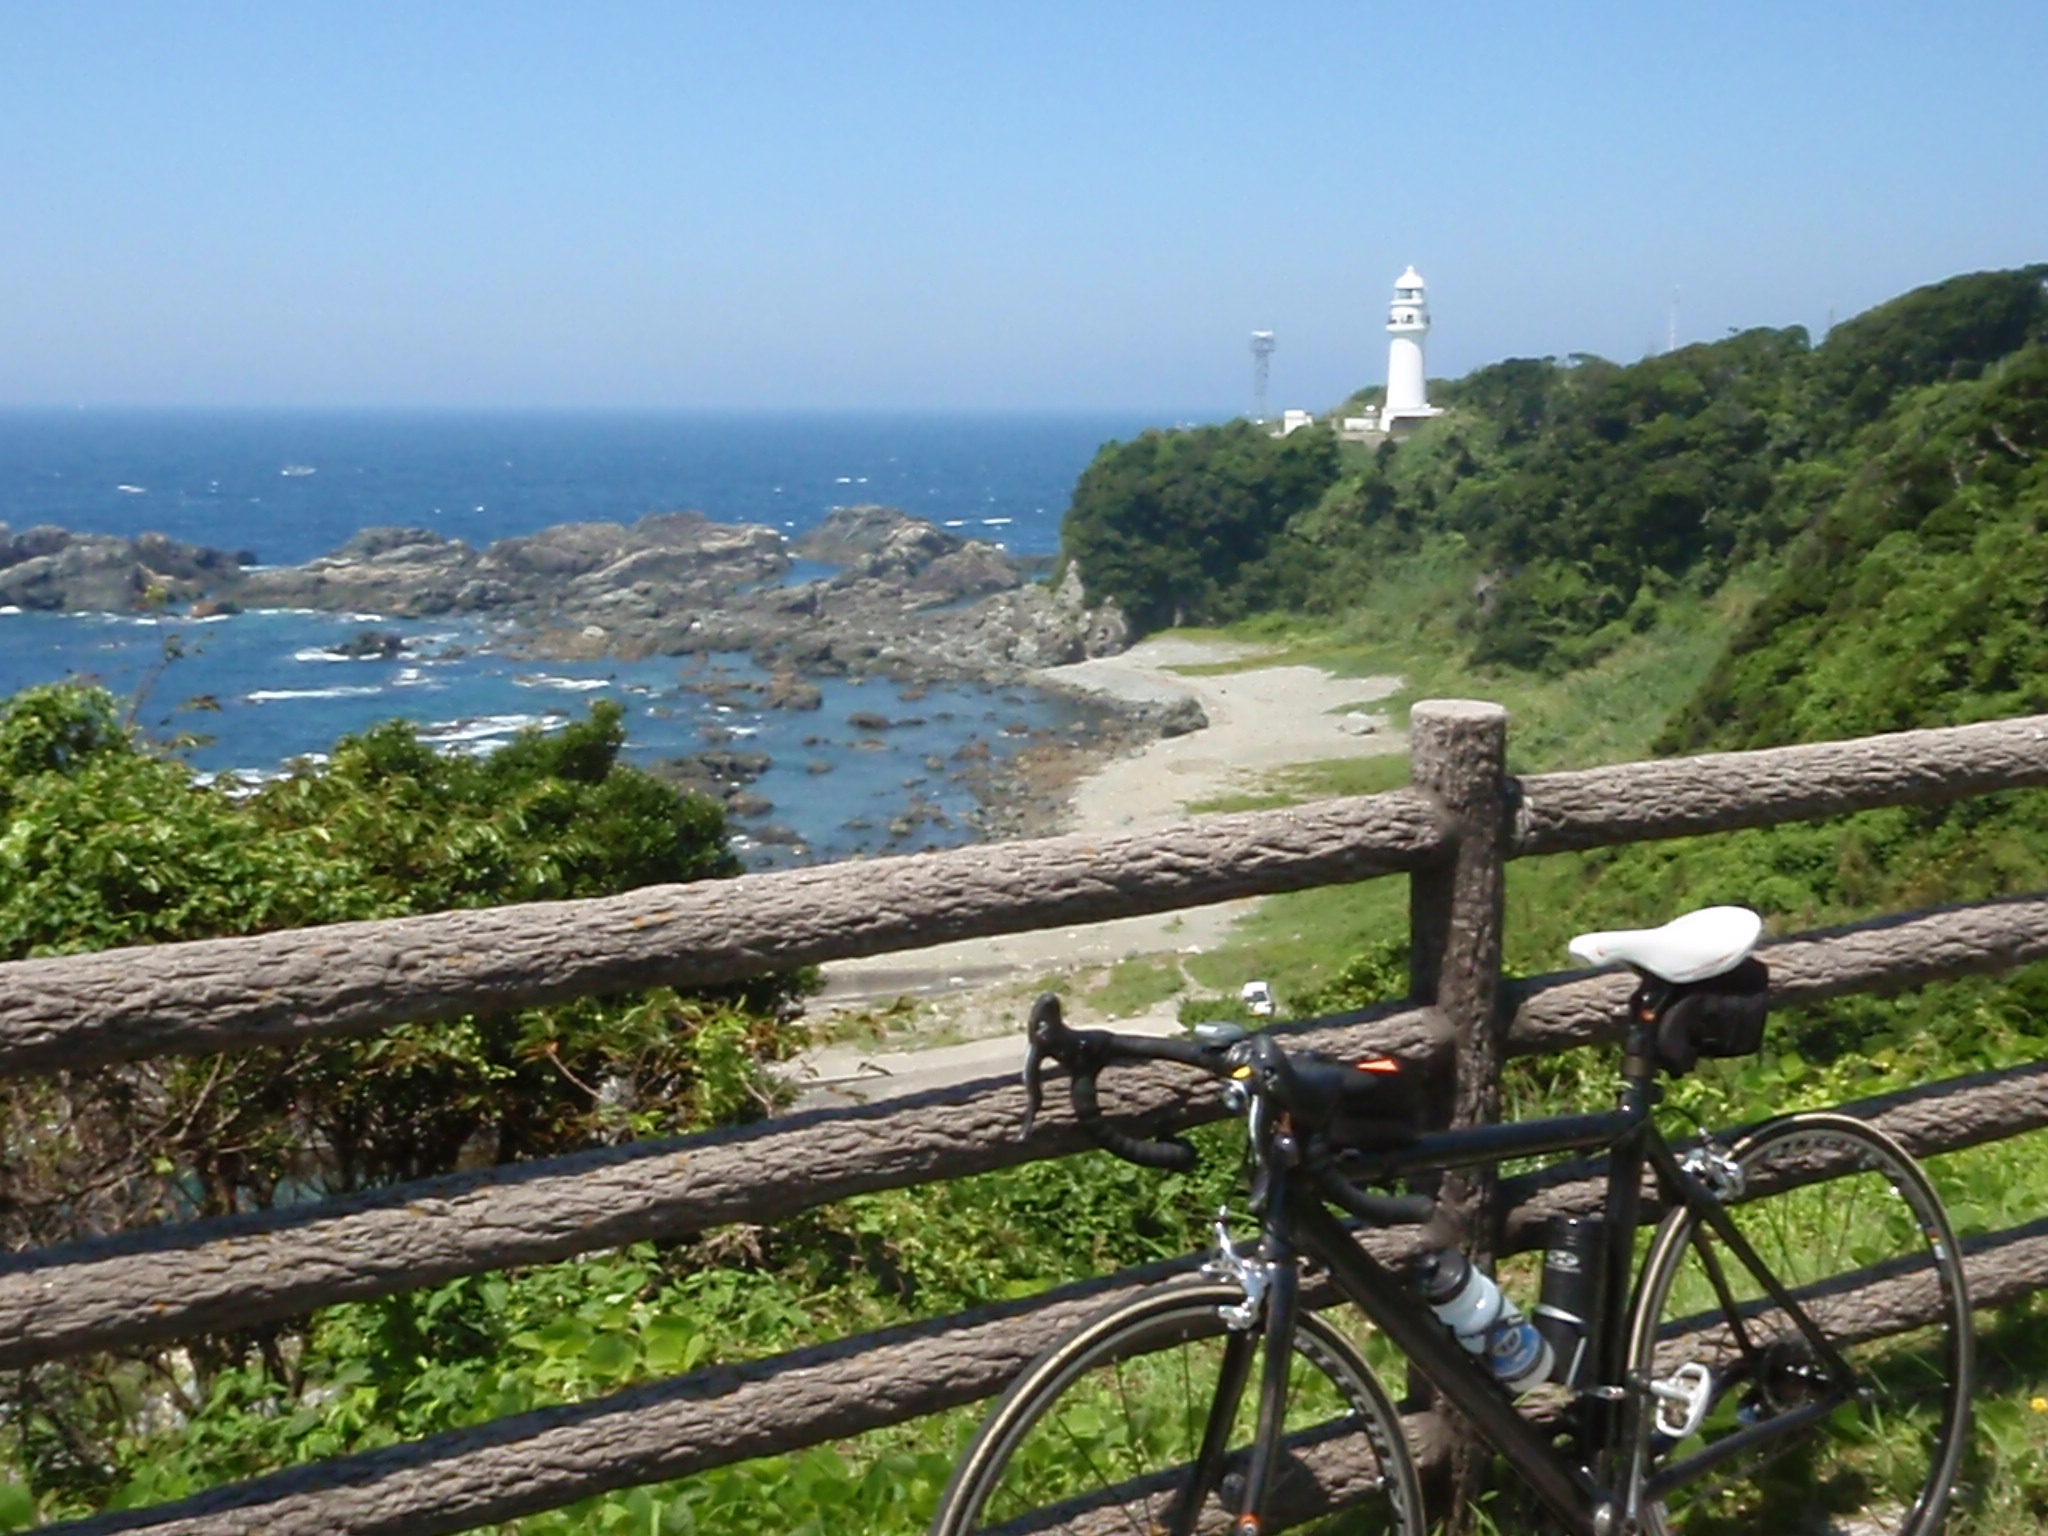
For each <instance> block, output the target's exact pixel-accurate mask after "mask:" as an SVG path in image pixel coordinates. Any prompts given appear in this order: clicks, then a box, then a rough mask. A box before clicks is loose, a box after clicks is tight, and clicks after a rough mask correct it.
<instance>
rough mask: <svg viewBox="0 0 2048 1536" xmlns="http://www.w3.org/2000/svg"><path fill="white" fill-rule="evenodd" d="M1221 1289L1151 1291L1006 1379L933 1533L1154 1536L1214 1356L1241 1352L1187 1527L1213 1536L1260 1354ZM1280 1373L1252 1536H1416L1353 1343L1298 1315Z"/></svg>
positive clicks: (1232, 1489)
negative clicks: (1267, 1477) (1227, 1417)
mask: <svg viewBox="0 0 2048 1536" xmlns="http://www.w3.org/2000/svg"><path fill="white" fill-rule="evenodd" d="M1243 1299H1244V1296H1243V1293H1242V1292H1241V1291H1240V1290H1239V1289H1238V1288H1237V1287H1236V1286H1234V1285H1228V1284H1220V1283H1202V1284H1195V1285H1180V1284H1176V1285H1173V1286H1168V1287H1163V1288H1161V1289H1159V1290H1157V1291H1153V1292H1149V1293H1147V1294H1145V1295H1142V1296H1139V1297H1136V1298H1134V1299H1133V1300H1131V1301H1130V1302H1127V1303H1125V1304H1124V1305H1122V1306H1120V1307H1117V1308H1115V1309H1114V1310H1112V1311H1110V1312H1108V1313H1105V1314H1104V1315H1103V1316H1102V1317H1099V1318H1097V1319H1096V1320H1095V1321H1094V1322H1092V1323H1090V1324H1088V1325H1087V1326H1086V1327H1084V1328H1083V1329H1081V1330H1080V1331H1079V1332H1078V1333H1076V1334H1074V1335H1073V1336H1072V1337H1071V1338H1068V1339H1067V1340H1065V1341H1064V1342H1062V1343H1061V1344H1059V1345H1057V1346H1056V1347H1055V1348H1053V1349H1052V1350H1050V1351H1048V1352H1047V1353H1046V1354H1045V1355H1043V1356H1041V1357H1040V1358H1039V1359H1038V1360H1037V1361H1036V1362H1034V1363H1033V1364H1032V1365H1031V1366H1030V1367H1029V1368H1027V1369H1026V1371H1025V1372H1024V1374H1023V1375H1022V1376H1021V1377H1019V1378H1018V1379H1017V1381H1016V1382H1015V1383H1014V1384H1013V1385H1012V1386H1011V1388H1010V1390H1009V1391H1008V1392H1007V1393H1006V1394H1005V1395H1004V1397H1003V1399H1002V1401H1001V1402H999V1403H998V1404H997V1405H996V1408H995V1411H994V1412H993V1413H991V1414H990V1416H989V1418H988V1420H987V1422H986V1423H984V1424H983V1425H982V1427H981V1429H980V1431H979V1432H978V1433H977V1434H976V1435H975V1437H974V1440H973V1443H972V1444H970V1445H969V1446H968V1449H967V1452H966V1454H965V1455H964V1456H963V1457H962V1458H961V1460H960V1464H959V1466H958V1467H956V1468H955V1469H954V1473H953V1480H952V1482H951V1484H950V1485H949V1486H948V1487H947V1489H946V1494H945V1497H944V1499H943V1500H942V1501H941V1504H940V1507H939V1513H938V1516H937V1518H936V1519H935V1520H934V1521H933V1522H932V1527H931V1529H932V1536H969V1533H992V1532H1004V1533H1018V1536H1021V1533H1023V1532H1034V1533H1036V1532H1061V1533H1065V1536H1081V1533H1084V1532H1086V1533H1101V1536H1153V1533H1155V1532H1167V1531H1170V1530H1175V1529H1177V1527H1175V1526H1174V1525H1172V1524H1170V1523H1169V1521H1170V1520H1171V1517H1172V1515H1173V1513H1174V1511H1175V1510H1176V1507H1177V1500H1179V1499H1180V1498H1181V1497H1182V1496H1183V1494H1184V1492H1185V1491H1186V1490H1187V1487H1188V1484H1189V1483H1190V1481H1191V1480H1193V1479H1194V1477H1195V1464H1196V1462H1197V1460H1198V1459H1199V1452H1200V1449H1201V1446H1202V1441H1203V1434H1204V1428H1205V1426H1206V1425H1207V1424H1208V1422H1209V1419H1210V1412H1211V1405H1212V1403H1214V1401H1215V1400H1216V1397H1217V1386H1218V1382H1219V1380H1220V1379H1221V1376H1222V1373H1223V1365H1224V1359H1225V1353H1226V1350H1227V1349H1230V1348H1233V1345H1232V1344H1231V1341H1233V1340H1235V1341H1237V1342H1236V1344H1235V1345H1234V1348H1235V1349H1236V1350H1237V1351H1239V1352H1240V1353H1243V1352H1248V1353H1249V1354H1250V1357H1251V1360H1250V1370H1249V1372H1248V1374H1240V1375H1239V1378H1238V1379H1239V1381H1240V1382H1249V1383H1251V1385H1248V1386H1244V1387H1242V1388H1241V1390H1240V1391H1239V1393H1238V1394H1237V1395H1238V1396H1239V1397H1240V1398H1241V1399H1242V1401H1241V1403H1237V1404H1232V1405H1231V1422H1230V1426H1229V1427H1230V1431H1231V1433H1230V1435H1229V1438H1228V1440H1227V1441H1226V1442H1224V1444H1225V1450H1224V1454H1223V1455H1222V1456H1221V1457H1220V1459H1219V1460H1218V1463H1217V1465H1216V1466H1215V1467H1214V1468H1212V1469H1209V1471H1210V1475H1209V1476H1208V1478H1207V1479H1206V1481H1207V1482H1208V1484H1209V1486H1207V1487H1206V1488H1204V1489H1202V1490H1201V1496H1200V1499H1199V1502H1198V1504H1197V1507H1196V1510H1195V1514H1194V1518H1193V1521H1192V1523H1191V1524H1186V1525H1183V1526H1180V1527H1178V1529H1184V1530H1187V1531H1197V1532H1222V1531H1226V1530H1228V1529H1229V1526H1230V1523H1231V1521H1232V1519H1233V1518H1234V1516H1235V1515H1236V1513H1237V1505H1236V1503H1235V1499H1236V1495H1237V1493H1238V1490H1239V1488H1240V1487H1241V1479H1242V1476H1243V1468H1244V1465H1245V1461H1246V1459H1247V1457H1248V1455H1249V1449H1250V1445H1249V1442H1250V1439H1251V1433H1252V1426H1253V1422H1254V1420H1255V1418H1256V1406H1257V1387H1256V1383H1257V1380H1258V1372H1259V1364H1258V1359H1259V1356H1260V1354H1262V1353H1263V1346H1262V1345H1261V1344H1260V1343H1259V1341H1258V1340H1257V1339H1256V1337H1254V1336H1250V1335H1244V1334H1233V1333H1231V1332H1229V1331H1228V1330H1227V1329H1226V1328H1225V1327H1224V1325H1223V1323H1222V1321H1221V1319H1220V1318H1219V1317H1218V1315H1217V1309H1218V1308H1219V1307H1225V1306H1232V1305H1235V1304H1236V1303H1238V1302H1241V1301H1242V1300H1243ZM1294 1357H1295V1358H1294V1366H1293V1369H1292V1370H1291V1372H1290V1373H1289V1390H1288V1411H1287V1419H1286V1425H1285V1432H1286V1440H1285V1449H1284V1452H1283V1455H1282V1457H1281V1460H1280V1462H1279V1464H1278V1466H1277V1467H1276V1468H1275V1472H1274V1478H1273V1486H1272V1488H1271V1490H1270V1492H1269V1494H1268V1498H1267V1510H1266V1518H1265V1520H1264V1521H1263V1522H1262V1527H1261V1528H1262V1529H1263V1530H1265V1531H1281V1530H1294V1531H1305V1532H1314V1533H1318V1536H1340V1533H1341V1536H1423V1522H1422V1493H1421V1488H1420V1485H1419V1484H1418V1482H1417V1480H1416V1475H1415V1465H1414V1462H1413V1461H1412V1460H1411V1458H1410V1457H1409V1454H1408V1445H1407V1442H1406V1440H1404V1439H1403V1438H1402V1434H1401V1420H1400V1416H1399V1415H1398V1414H1397V1413H1396V1411H1395V1409H1394V1405H1393V1403H1392V1402H1391V1401H1390V1400H1389V1399H1388V1397H1387V1394H1386V1391H1385V1389H1384V1388H1383V1387H1381V1385H1380V1383H1379V1380H1378V1378H1377V1377H1375V1376H1374V1375H1373V1373H1372V1370H1371V1368H1370V1367H1369V1366H1367V1365H1366V1363H1365V1361H1364V1359H1363V1358H1361V1357H1360V1355H1359V1353H1358V1351H1357V1349H1356V1348H1355V1347H1354V1346H1353V1345H1352V1344H1351V1343H1350V1341H1348V1340H1347V1339H1346V1338H1345V1337H1344V1336H1343V1335H1342V1334H1341V1333H1339V1332H1338V1331H1337V1330H1336V1328H1334V1327H1333V1326H1332V1325H1331V1324H1330V1323H1329V1322H1327V1321H1326V1320H1324V1319H1323V1318H1321V1317H1318V1316H1316V1315H1315V1314H1313V1313H1303V1314H1302V1316H1301V1319H1300V1322H1299V1325H1298V1326H1297V1328H1296V1331H1295V1340H1294Z"/></svg>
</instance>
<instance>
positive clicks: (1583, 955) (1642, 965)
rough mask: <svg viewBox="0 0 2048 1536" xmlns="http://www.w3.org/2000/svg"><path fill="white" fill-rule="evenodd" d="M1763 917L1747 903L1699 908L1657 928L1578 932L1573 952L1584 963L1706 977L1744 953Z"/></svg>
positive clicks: (1674, 978)
mask: <svg viewBox="0 0 2048 1536" xmlns="http://www.w3.org/2000/svg"><path fill="white" fill-rule="evenodd" d="M1763 931H1764V920H1763V919H1762V918H1760V917H1758V916H1757V915H1756V914H1755V913H1754V912H1752V911H1750V910H1749V908H1747V907H1701V908H1700V909H1699V911H1697V912H1688V913H1686V914H1685V916H1683V917H1674V918H1673V919H1672V920H1671V921H1670V922H1668V923H1666V924H1665V925H1664V926H1663V927H1662V928H1619V929H1616V930H1615V931H1614V932H1612V933H1582V934H1580V935H1579V936H1578V937H1577V938H1576V939H1573V940H1572V942H1571V945H1570V948H1571V952H1572V957H1573V958H1574V959H1577V960H1583V961H1585V962H1586V964H1588V965H1632V966H1634V967H1635V968H1636V969H1637V970H1639V971H1648V972H1649V973H1650V974H1651V975H1652V976H1655V977H1657V978H1658V979H1659V980H1661V981H1669V982H1674V983H1684V982H1688V981H1705V980H1706V979H1707V978H1708V977H1709V976H1719V975H1720V974H1721V973H1722V972H1724V971H1732V970H1734V969H1735V967H1736V966H1738V965H1740V964H1742V962H1743V961H1744V960H1746V959H1748V958H1749V952H1750V951H1751V950H1753V949H1755V948H1756V941H1757V939H1758V938H1759V937H1760V936H1761V935H1762V934H1763Z"/></svg>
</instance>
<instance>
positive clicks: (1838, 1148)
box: [1628, 1114, 1973, 1536]
mask: <svg viewBox="0 0 2048 1536" xmlns="http://www.w3.org/2000/svg"><path fill="white" fill-rule="evenodd" d="M1732 1155H1733V1160H1734V1163H1735V1165H1736V1167H1737V1168H1738V1169H1739V1170H1740V1177H1739V1184H1740V1191H1739V1193H1736V1194H1734V1195H1733V1196H1732V1198H1731V1201H1730V1203H1729V1204H1728V1205H1727V1207H1726V1210H1727V1214H1728V1216H1729V1218H1730V1219H1731V1220H1732V1222H1733V1224H1734V1226H1735V1228H1736V1229H1737V1231H1738V1232H1740V1233H1741V1235H1742V1236H1743V1237H1744V1238H1746V1239H1747V1240H1748V1242H1749V1244H1750V1245H1751V1247H1753V1248H1754V1249H1755V1251H1756V1254H1757V1256H1758V1257H1759V1258H1760V1259H1761V1260H1762V1262H1763V1266H1764V1268H1765V1269H1766V1270H1768V1271H1769V1273H1770V1274H1771V1275H1772V1276H1774V1277H1776V1279H1777V1281H1778V1282H1779V1284H1780V1285H1781V1286H1782V1288H1783V1290H1784V1291H1785V1292H1786V1293H1789V1296H1790V1298H1791V1300H1792V1302H1793V1303H1794V1305H1796V1306H1797V1307H1798V1308H1799V1309H1800V1311H1802V1312H1803V1313H1804V1314H1805V1315H1806V1317H1807V1318H1808V1319H1810V1320H1811V1323H1812V1324H1813V1326H1814V1328H1815V1329H1816V1330H1817V1331H1818V1333H1819V1334H1820V1335H1821V1336H1822V1341H1821V1342H1816V1341H1815V1339H1814V1338H1812V1337H1811V1336H1810V1335H1809V1334H1808V1333H1807V1332H1806V1330H1805V1329H1803V1328H1802V1327H1801V1326H1800V1325H1799V1324H1798V1322H1797V1320H1796V1319H1795V1317H1794V1315H1793V1313H1792V1312H1791V1311H1790V1310H1789V1309H1788V1308H1786V1307H1785V1306H1783V1305H1782V1304H1780V1302H1779V1301H1778V1300H1776V1299H1774V1298H1773V1296H1772V1295H1771V1294H1770V1291H1769V1288H1768V1287H1767V1286H1765V1285H1764V1284H1763V1282H1762V1281H1761V1280H1760V1278H1759V1277H1758V1276H1757V1275H1756V1274H1754V1273H1753V1272H1752V1271H1751V1270H1750V1268H1749V1267H1748V1266H1747V1265H1746V1264H1745V1263H1744V1262H1743V1261H1742V1259H1741V1257H1740V1256H1739V1255H1738V1254H1737V1253H1736V1251H1735V1250H1734V1249H1733V1248H1732V1247H1731V1246H1730V1245H1729V1244H1728V1243H1727V1242H1726V1241H1725V1240H1724V1239H1723V1238H1722V1237H1721V1235H1720V1234H1718V1233H1716V1232H1715V1231H1714V1230H1713V1228H1712V1226H1711V1224H1709V1223H1707V1222H1704V1221H1701V1220H1699V1219H1698V1218H1696V1217H1695V1216H1694V1215H1693V1214H1692V1213H1691V1212H1690V1211H1688V1210H1686V1209H1684V1208H1682V1207H1681V1208H1679V1209H1676V1210H1674V1211H1672V1212H1671V1213H1670V1214H1669V1215H1667V1216H1666V1217H1665V1218H1664V1221H1663V1223H1662V1224H1661V1225H1660V1226H1659V1228H1658V1230H1657V1235H1656V1238H1655V1240H1654V1242H1653V1243H1652V1245H1651V1247H1650V1252H1649V1257H1648V1258H1647V1259H1646V1260H1645V1263H1644V1268H1643V1280H1642V1285H1641V1289H1640V1291H1639V1293H1638V1294H1639V1299H1638V1301H1637V1310H1636V1314H1635V1318H1634V1322H1633V1326H1632V1330H1631V1339H1630V1346H1629V1376H1628V1379H1629V1380H1631V1381H1635V1380H1638V1379H1642V1378H1647V1379H1648V1380H1649V1381H1651V1383H1652V1389H1653V1392H1655V1393H1656V1395H1657V1401H1656V1402H1655V1403H1654V1404H1653V1405H1652V1411H1651V1413H1650V1415H1649V1417H1648V1422H1647V1423H1646V1424H1645V1426H1644V1428H1643V1446H1644V1449H1645V1452H1646V1455H1647V1462H1648V1464H1647V1472H1648V1477H1647V1479H1646V1484H1645V1487H1644V1495H1645V1499H1646V1503H1647V1507H1646V1514H1647V1515H1648V1520H1647V1522H1646V1523H1647V1524H1648V1526H1649V1528H1650V1529H1651V1530H1652V1531H1653V1532H1656V1531H1664V1532H1672V1533H1684V1536H1706V1533H1716V1536H1718V1533H1722V1532H1734V1531H1744V1532H1749V1531H1757V1530H1769V1531H1771V1532H1773V1533H1774V1536H1777V1533H1784V1536H1808V1533H1811V1536H1823V1533H1841V1532H1851V1531H1853V1532H1856V1533H1858V1536H1928V1533H1931V1532H1933V1531H1934V1530H1936V1529H1937V1528H1938V1527H1939V1525H1940V1523H1941V1519H1942V1516H1943V1514H1944V1513H1945V1511H1946V1509H1947V1507H1948V1499H1949V1494H1950V1491H1951V1489H1952V1487H1953V1485H1954V1482H1955V1477H1956V1469H1957V1466H1958V1464H1959V1462H1960V1460H1961V1457H1962V1453H1963V1446H1964V1441H1965V1439H1966V1438H1967V1432H1968V1421H1969V1392H1970V1380H1971V1372H1972V1360H1973V1344H1972V1339H1973V1335H1972V1332H1971V1321H1970V1304H1969V1295H1968V1291H1967V1288H1966V1287H1965V1284H1964V1280H1963V1269H1962V1263H1961V1259H1960V1256H1959V1254H1958V1252H1957V1249H1956V1242H1955V1236H1954V1233H1953V1232H1952V1231H1951V1230H1950V1227H1949V1222H1948V1217H1947V1215H1946V1213H1944V1212H1943V1210H1942V1208H1941V1202H1940V1200H1939V1199H1938V1198H1937V1197H1936V1196H1935V1193H1934V1190H1933V1188H1932V1186H1931V1185H1929V1183H1928V1182H1927V1176H1926V1174H1924V1173H1923V1172H1922V1171H1921V1170H1920V1168H1919V1166H1918V1165H1917V1164H1916V1163H1914V1162H1913V1160H1912V1158H1911V1157H1910V1156H1908V1155H1907V1153H1906V1152H1905V1151H1904V1149H1903V1148H1901V1147H1900V1146H1899V1145H1898V1144H1897V1143H1896V1142H1894V1141H1893V1140H1892V1139H1891V1138H1890V1137H1888V1136H1886V1135H1884V1134H1883V1133H1881V1132H1879V1131H1876V1130H1874V1129H1872V1128H1871V1127H1870V1126H1868V1125H1866V1124H1864V1123H1863V1122H1862V1121H1860V1120H1855V1119H1851V1118H1850V1117H1848V1116H1846V1115H1834V1114H1802V1115H1792V1116H1788V1117H1787V1118H1785V1119H1783V1120H1780V1121H1776V1122H1774V1123H1772V1124H1770V1125H1767V1126H1765V1127H1763V1128H1762V1129H1761V1130H1759V1131H1757V1132H1756V1133H1755V1134H1754V1135H1752V1136H1750V1137H1748V1138H1747V1139H1746V1140H1744V1141H1742V1142H1740V1143H1739V1144H1738V1145H1737V1146H1736V1147H1735V1148H1734V1149H1733V1153H1732ZM1831 1356H1832V1357H1834V1358H1831ZM1838 1362H1839V1364H1838ZM1843 1365H1845V1366H1846V1367H1847V1370H1848V1373H1849V1378H1850V1379H1849V1380H1848V1381H1846V1382H1845V1381H1843V1380H1842V1379H1841V1371H1840V1368H1839V1367H1840V1366H1843ZM1639 1372H1640V1373H1642V1378H1639V1376H1638V1373H1639ZM1717 1458H1718V1459H1717Z"/></svg>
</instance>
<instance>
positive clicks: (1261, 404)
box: [1252, 331, 1273, 425]
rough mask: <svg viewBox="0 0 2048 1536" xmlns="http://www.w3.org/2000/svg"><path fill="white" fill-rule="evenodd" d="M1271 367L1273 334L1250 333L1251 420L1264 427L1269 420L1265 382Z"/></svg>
mask: <svg viewBox="0 0 2048 1536" xmlns="http://www.w3.org/2000/svg"><path fill="white" fill-rule="evenodd" d="M1272 367H1273V333H1272V332H1271V331H1253V332H1252V420H1253V421H1255V422H1258V423H1259V424H1260V425H1264V424H1265V422H1266V421H1267V420H1268V419H1269V417H1268V415H1267V411H1266V380H1267V378H1268V376H1269V375H1270V374H1271V372H1272Z"/></svg>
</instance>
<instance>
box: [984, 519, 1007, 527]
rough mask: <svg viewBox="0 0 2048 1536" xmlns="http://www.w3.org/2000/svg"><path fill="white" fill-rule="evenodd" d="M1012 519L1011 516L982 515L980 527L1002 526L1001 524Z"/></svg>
mask: <svg viewBox="0 0 2048 1536" xmlns="http://www.w3.org/2000/svg"><path fill="white" fill-rule="evenodd" d="M1013 521H1014V519H1012V518H1007V517H984V518H983V519H982V520H981V526H982V527H984V528H1000V527H1002V526H1003V525H1004V524H1005V523H1009V522H1013Z"/></svg>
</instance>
